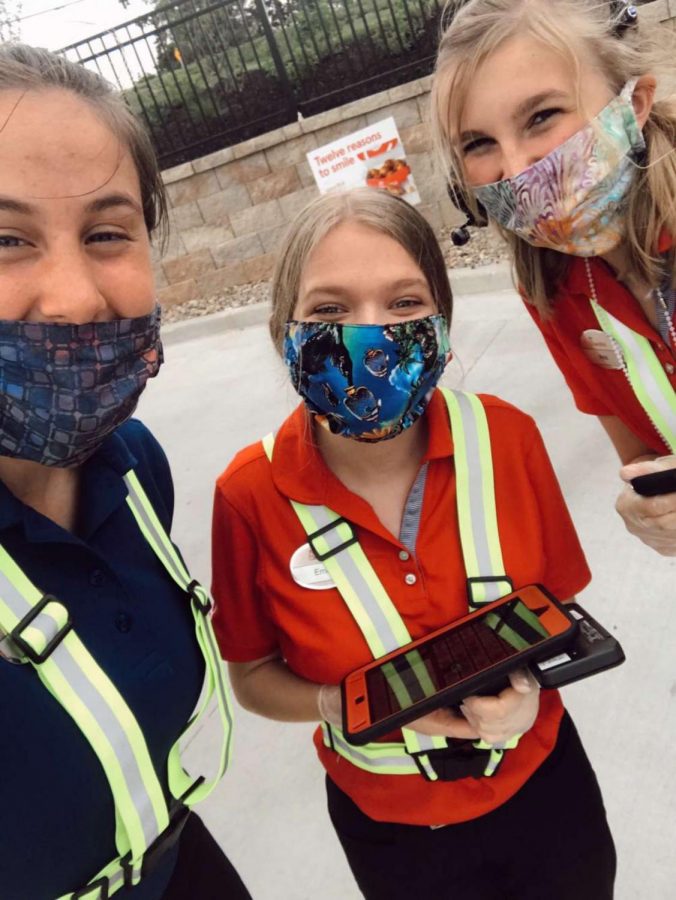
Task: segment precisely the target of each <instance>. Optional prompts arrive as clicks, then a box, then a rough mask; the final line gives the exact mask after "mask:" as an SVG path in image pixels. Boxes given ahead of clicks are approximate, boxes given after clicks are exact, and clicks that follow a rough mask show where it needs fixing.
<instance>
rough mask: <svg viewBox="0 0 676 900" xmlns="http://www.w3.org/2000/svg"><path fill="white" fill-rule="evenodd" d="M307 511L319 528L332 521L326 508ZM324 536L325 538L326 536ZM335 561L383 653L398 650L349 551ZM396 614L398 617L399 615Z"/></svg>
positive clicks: (385, 620) (338, 556)
mask: <svg viewBox="0 0 676 900" xmlns="http://www.w3.org/2000/svg"><path fill="white" fill-rule="evenodd" d="M307 509H308V510H309V512H310V514H311V515H312V518H313V519H314V520H315V522H317V524H318V526H319V527H320V528H323V527H324V525H328V524H329V522H332V521H334V516H335V514H334V513H332V512H331V511H330V510H329V509H328V508H327V507H326V506H308V507H307ZM327 534H328V532H327ZM324 536H325V537H326V535H324ZM337 543H338V545H339V544H340V543H341V541H338V542H337ZM334 546H335V545H334ZM335 559H336V561H337V562H338V563H339V565H340V568H341V569H342V571H343V572H344V574H345V577H346V578H347V580H348V582H349V583H350V586H351V588H352V589H353V591H354V592H355V593H356V594H357V596H358V597H359V600H360V601H361V604H362V606H363V607H364V610H365V611H366V613H367V615H368V617H369V619H370V620H371V623H372V624H373V628H374V630H375V632H376V634H377V635H378V637H379V638H380V641H381V643H382V645H383V647H384V648H385V652H386V653H390V652H391V651H392V650H398V649H399V647H400V646H401V644H400V642H399V641H398V640H397V638H396V637H395V634H394V631H393V630H392V627H391V625H390V623H389V621H388V620H387V616H386V615H385V613H384V612H383V610H382V609H381V608H380V605H379V604H378V601H377V600H376V598H375V597H374V595H373V591H372V590H371V588H370V586H369V585H368V583H367V582H366V579H365V578H364V576H363V575H362V573H361V571H360V569H359V566H358V565H357V563H356V562H355V561H354V560H353V558H352V556H351V555H350V552H349V550H342V551H341V552H340V553H337V554H336V557H335ZM326 562H329V560H326V561H325V563H324V564H325V565H326ZM390 602H391V601H390ZM393 609H394V606H393ZM395 612H396V610H395ZM396 614H397V615H399V613H396Z"/></svg>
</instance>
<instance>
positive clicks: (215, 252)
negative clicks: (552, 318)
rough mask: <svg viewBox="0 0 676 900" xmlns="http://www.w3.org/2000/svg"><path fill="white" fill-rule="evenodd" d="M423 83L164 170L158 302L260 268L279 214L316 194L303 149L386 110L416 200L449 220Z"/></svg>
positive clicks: (282, 221) (270, 250)
mask: <svg viewBox="0 0 676 900" xmlns="http://www.w3.org/2000/svg"><path fill="white" fill-rule="evenodd" d="M429 91H430V78H421V79H419V80H417V81H413V82H409V83H408V84H404V85H400V86H399V87H396V88H392V89H391V90H389V91H383V92H382V93H379V94H374V95H372V96H371V97H365V98H364V99H362V100H356V101H354V102H353V103H349V104H347V105H345V106H341V107H338V108H337V109H332V110H329V111H328V112H324V113H320V114H319V115H317V116H312V117H311V118H308V119H303V120H301V121H300V122H296V123H294V124H292V125H287V126H285V127H284V128H280V129H277V130H276V131H272V132H269V133H268V134H264V135H260V136H259V137H255V138H252V139H251V140H249V141H244V142H243V143H241V144H237V145H235V146H233V147H226V148H225V149H223V150H219V151H217V152H216V153H212V154H210V155H209V156H205V157H203V158H202V159H197V160H194V161H193V162H190V163H184V164H183V165H180V166H176V167H175V168H173V169H168V170H167V171H165V172H164V173H163V178H164V181H165V184H166V185H167V192H168V194H169V202H170V212H169V218H170V234H169V238H168V241H167V245H166V247H165V249H164V254H163V255H160V254H159V253H156V257H155V271H156V275H157V279H158V287H159V288H160V290H159V296H160V300H161V302H162V303H163V304H164V305H167V306H170V305H171V306H173V305H174V304H177V303H184V302H186V301H187V300H192V299H194V298H196V297H201V298H208V297H210V296H214V295H216V294H218V293H219V292H220V291H221V290H222V289H224V288H227V287H230V286H232V285H235V284H241V283H245V282H249V281H258V280H260V279H262V278H267V277H268V276H269V275H270V272H271V270H272V266H273V263H274V258H275V250H276V248H277V246H278V244H279V241H280V239H281V236H282V235H283V233H284V231H285V230H286V228H287V226H288V223H289V222H290V221H291V219H293V218H294V216H295V215H296V213H298V212H299V211H300V210H301V209H302V208H303V207H304V206H305V205H306V204H307V203H308V202H309V201H310V200H311V199H312V198H313V197H315V196H317V194H318V190H317V188H316V187H315V184H314V179H313V177H312V174H311V172H310V167H309V165H308V163H307V160H306V158H305V154H306V153H307V152H308V151H310V150H313V149H314V148H315V147H321V146H322V145H324V144H327V143H328V142H329V141H332V140H334V139H336V138H339V137H341V136H342V135H346V134H349V133H350V132H352V131H357V130H358V129H360V128H364V127H365V126H367V125H370V124H371V123H373V122H377V121H379V120H380V119H385V118H387V117H388V116H394V119H395V121H396V123H397V126H398V128H399V133H400V135H401V138H402V141H403V143H404V148H405V151H406V158H407V160H408V162H409V164H410V166H411V169H412V172H413V176H414V178H415V181H416V185H417V187H418V190H419V193H420V196H421V198H422V201H423V202H422V204H421V206H420V207H419V209H420V210H421V212H422V213H423V214H424V215H425V216H426V217H427V219H428V220H429V221H430V222H431V223H432V225H433V226H434V227H435V228H441V227H442V226H443V225H449V224H457V223H458V221H459V220H460V219H461V217H459V215H458V213H457V211H456V210H455V208H454V207H453V205H452V204H451V203H450V201H448V200H447V199H446V197H445V193H444V188H443V184H442V182H441V180H440V179H439V178H437V177H435V175H434V172H433V166H432V156H431V152H430V149H431V147H430V135H429V128H428V126H427V125H426V124H425V123H426V117H427V111H428V107H429Z"/></svg>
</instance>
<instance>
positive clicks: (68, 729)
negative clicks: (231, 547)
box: [0, 420, 204, 900]
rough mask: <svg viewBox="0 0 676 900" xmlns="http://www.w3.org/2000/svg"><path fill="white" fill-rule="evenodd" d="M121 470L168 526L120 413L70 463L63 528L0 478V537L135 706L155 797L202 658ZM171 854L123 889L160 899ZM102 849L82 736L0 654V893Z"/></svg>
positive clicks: (90, 870)
mask: <svg viewBox="0 0 676 900" xmlns="http://www.w3.org/2000/svg"><path fill="white" fill-rule="evenodd" d="M131 468H133V469H134V470H135V472H136V474H137V475H138V477H139V479H140V481H141V484H142V485H143V487H144V488H145V490H146V493H147V494H148V498H149V500H150V502H151V503H152V505H153V507H154V509H155V511H156V513H157V515H158V516H159V518H160V520H161V522H162V524H163V525H164V527H165V528H166V529H167V531H169V529H170V526H171V518H172V512H173V500H174V495H173V485H172V481H171V474H170V472H169V466H168V464H167V460H166V457H165V455H164V453H163V452H162V449H161V448H160V446H159V444H158V443H157V441H156V440H155V439H154V438H153V436H152V435H151V434H150V432H149V431H148V430H147V429H146V428H145V426H144V425H142V424H141V423H140V422H138V421H135V420H132V421H130V422H127V423H126V424H125V425H123V426H122V427H121V428H119V429H118V430H117V431H116V432H115V433H114V434H113V435H111V437H109V438H108V439H107V440H106V442H105V444H104V445H103V446H102V447H101V449H100V450H99V451H98V452H97V453H96V454H95V455H94V456H93V457H91V459H89V460H88V461H87V462H86V463H84V465H83V466H82V468H81V474H82V479H81V488H80V500H79V504H78V506H79V522H78V527H77V529H76V531H77V533H76V534H71V533H70V532H68V531H65V530H64V529H63V528H60V527H59V526H58V525H56V524H55V523H54V522H52V521H51V520H50V519H47V518H45V517H44V516H42V515H40V514H39V513H37V512H35V511H34V510H33V509H31V508H29V507H27V506H25V505H24V504H23V503H21V502H19V500H17V498H16V497H15V496H14V495H13V494H11V493H10V491H9V490H8V489H7V488H6V487H5V485H4V484H2V483H1V482H0V542H1V543H2V545H3V546H4V547H5V549H6V550H7V551H8V553H9V554H10V555H11V556H12V557H13V558H14V560H15V561H16V562H17V563H18V564H19V565H20V566H21V567H22V569H23V570H24V571H25V573H26V574H27V575H28V577H29V578H30V579H31V580H32V581H33V583H34V584H35V585H36V586H37V587H39V589H40V590H42V591H44V592H46V593H50V594H53V595H55V596H56V597H58V599H59V600H60V601H61V602H62V603H64V604H65V605H66V606H67V607H68V609H69V611H70V614H71V618H72V620H73V623H74V628H75V630H76V632H77V634H78V635H79V637H80V638H81V639H82V640H83V642H84V643H85V645H86V646H87V648H88V650H89V651H90V653H91V654H92V655H93V656H94V658H95V659H96V660H97V662H98V664H99V665H100V666H101V667H102V668H103V669H104V671H105V672H106V673H107V674H108V676H109V677H110V678H111V679H112V681H113V682H114V684H115V685H116V687H117V688H118V690H119V691H120V693H121V694H122V696H123V697H124V698H125V700H126V702H127V704H128V705H129V707H130V708H131V710H132V712H133V713H134V715H135V716H136V719H137V721H138V722H139V725H140V727H141V730H142V732H143V734H144V735H145V739H146V742H147V745H148V749H149V751H150V755H151V757H152V760H153V763H154V765H155V770H156V772H157V773H158V775H159V777H160V779H161V782H162V784H163V786H164V790H165V794H166V795H167V797H168V796H169V795H168V790H167V779H166V771H167V765H166V764H167V755H168V753H169V750H170V749H171V747H172V746H173V744H174V742H175V741H176V740H177V738H178V736H179V734H180V732H181V730H182V729H183V727H184V726H185V724H186V722H187V720H188V718H189V716H190V714H191V712H192V711H193V708H194V707H195V705H196V703H197V700H198V697H199V693H200V689H201V686H202V680H203V676H204V662H203V658H202V655H201V653H200V651H199V648H198V646H197V642H196V639H195V632H194V625H193V619H192V614H191V612H190V609H189V604H188V600H187V598H186V595H185V594H184V593H183V592H182V591H181V590H179V588H178V587H177V586H176V585H175V584H174V582H173V581H172V580H171V579H170V578H169V576H168V575H167V573H166V571H165V569H164V568H163V566H162V565H161V563H160V562H159V560H158V559H157V557H156V556H155V554H154V553H153V551H152V550H151V548H150V546H149V545H148V544H147V543H146V541H145V539H144V538H143V535H142V534H141V532H140V531H139V529H138V527H137V525H136V522H135V520H134V518H133V516H132V514H131V512H130V510H129V509H128V507H127V504H126V502H125V498H126V495H127V491H126V488H125V486H124V482H123V481H122V476H123V475H124V474H125V473H126V472H127V471H129V469H131ZM176 852H177V850H176V849H175V850H174V851H172V852H170V853H168V854H167V855H166V857H165V858H164V859H163V861H162V862H161V863H160V864H159V865H158V867H157V869H155V870H154V871H153V872H152V873H151V874H150V875H149V876H148V877H147V879H145V880H144V881H143V882H142V883H141V884H140V885H139V886H138V887H136V888H134V889H133V890H132V891H131V892H130V894H131V896H133V897H134V900H159V898H160V897H161V896H162V894H163V892H164V889H165V886H166V884H167V882H168V881H169V878H170V876H171V872H172V870H173V867H174V863H175V859H176ZM115 856H116V851H115V815H114V807H113V801H112V795H111V792H110V788H109V786H108V783H107V781H106V779H105V776H104V773H103V769H102V767H101V765H100V763H99V761H98V759H97V757H96V756H95V754H94V752H93V751H92V749H91V747H90V745H89V743H88V742H87V741H86V739H85V738H84V737H83V736H82V734H81V732H80V731H79V729H78V728H77V726H76V725H75V723H74V722H73V720H72V719H71V718H70V717H69V716H68V714H67V713H66V712H65V711H64V709H63V708H62V707H61V706H60V705H59V703H58V702H57V701H56V700H55V699H54V698H53V697H52V696H51V695H50V694H49V692H48V691H47V689H46V688H45V687H44V686H43V685H42V683H41V682H40V681H39V679H38V677H37V675H36V673H35V670H34V669H33V667H32V666H31V665H15V664H12V663H10V662H8V661H6V660H4V659H2V658H0V897H2V900H54V898H56V897H59V896H60V895H61V894H65V893H67V892H68V891H75V890H77V889H79V888H80V887H83V886H84V885H85V884H86V883H87V881H88V880H89V879H90V878H91V877H93V876H94V875H95V873H96V872H98V871H99V869H101V868H103V866H104V865H106V864H107V863H108V862H110V860H112V859H113V858H114V857H115ZM122 896H124V897H126V896H128V894H126V893H124V892H123V894H122Z"/></svg>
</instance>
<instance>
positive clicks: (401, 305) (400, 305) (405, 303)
mask: <svg viewBox="0 0 676 900" xmlns="http://www.w3.org/2000/svg"><path fill="white" fill-rule="evenodd" d="M393 306H394V307H396V309H409V308H411V307H417V306H422V300H420V298H419V297H399V298H398V299H397V300H395V301H394V303H393Z"/></svg>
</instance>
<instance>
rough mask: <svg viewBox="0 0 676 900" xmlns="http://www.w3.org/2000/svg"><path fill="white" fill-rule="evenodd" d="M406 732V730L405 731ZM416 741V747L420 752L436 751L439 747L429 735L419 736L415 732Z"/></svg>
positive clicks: (419, 734) (417, 732)
mask: <svg viewBox="0 0 676 900" xmlns="http://www.w3.org/2000/svg"><path fill="white" fill-rule="evenodd" d="M406 730H408V729H406ZM415 737H416V741H417V744H418V747H419V748H420V749H421V750H438V749H439V747H438V745H437V744H436V743H435V740H434V737H433V736H432V735H431V734H421V733H420V732H419V731H416V732H415Z"/></svg>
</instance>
